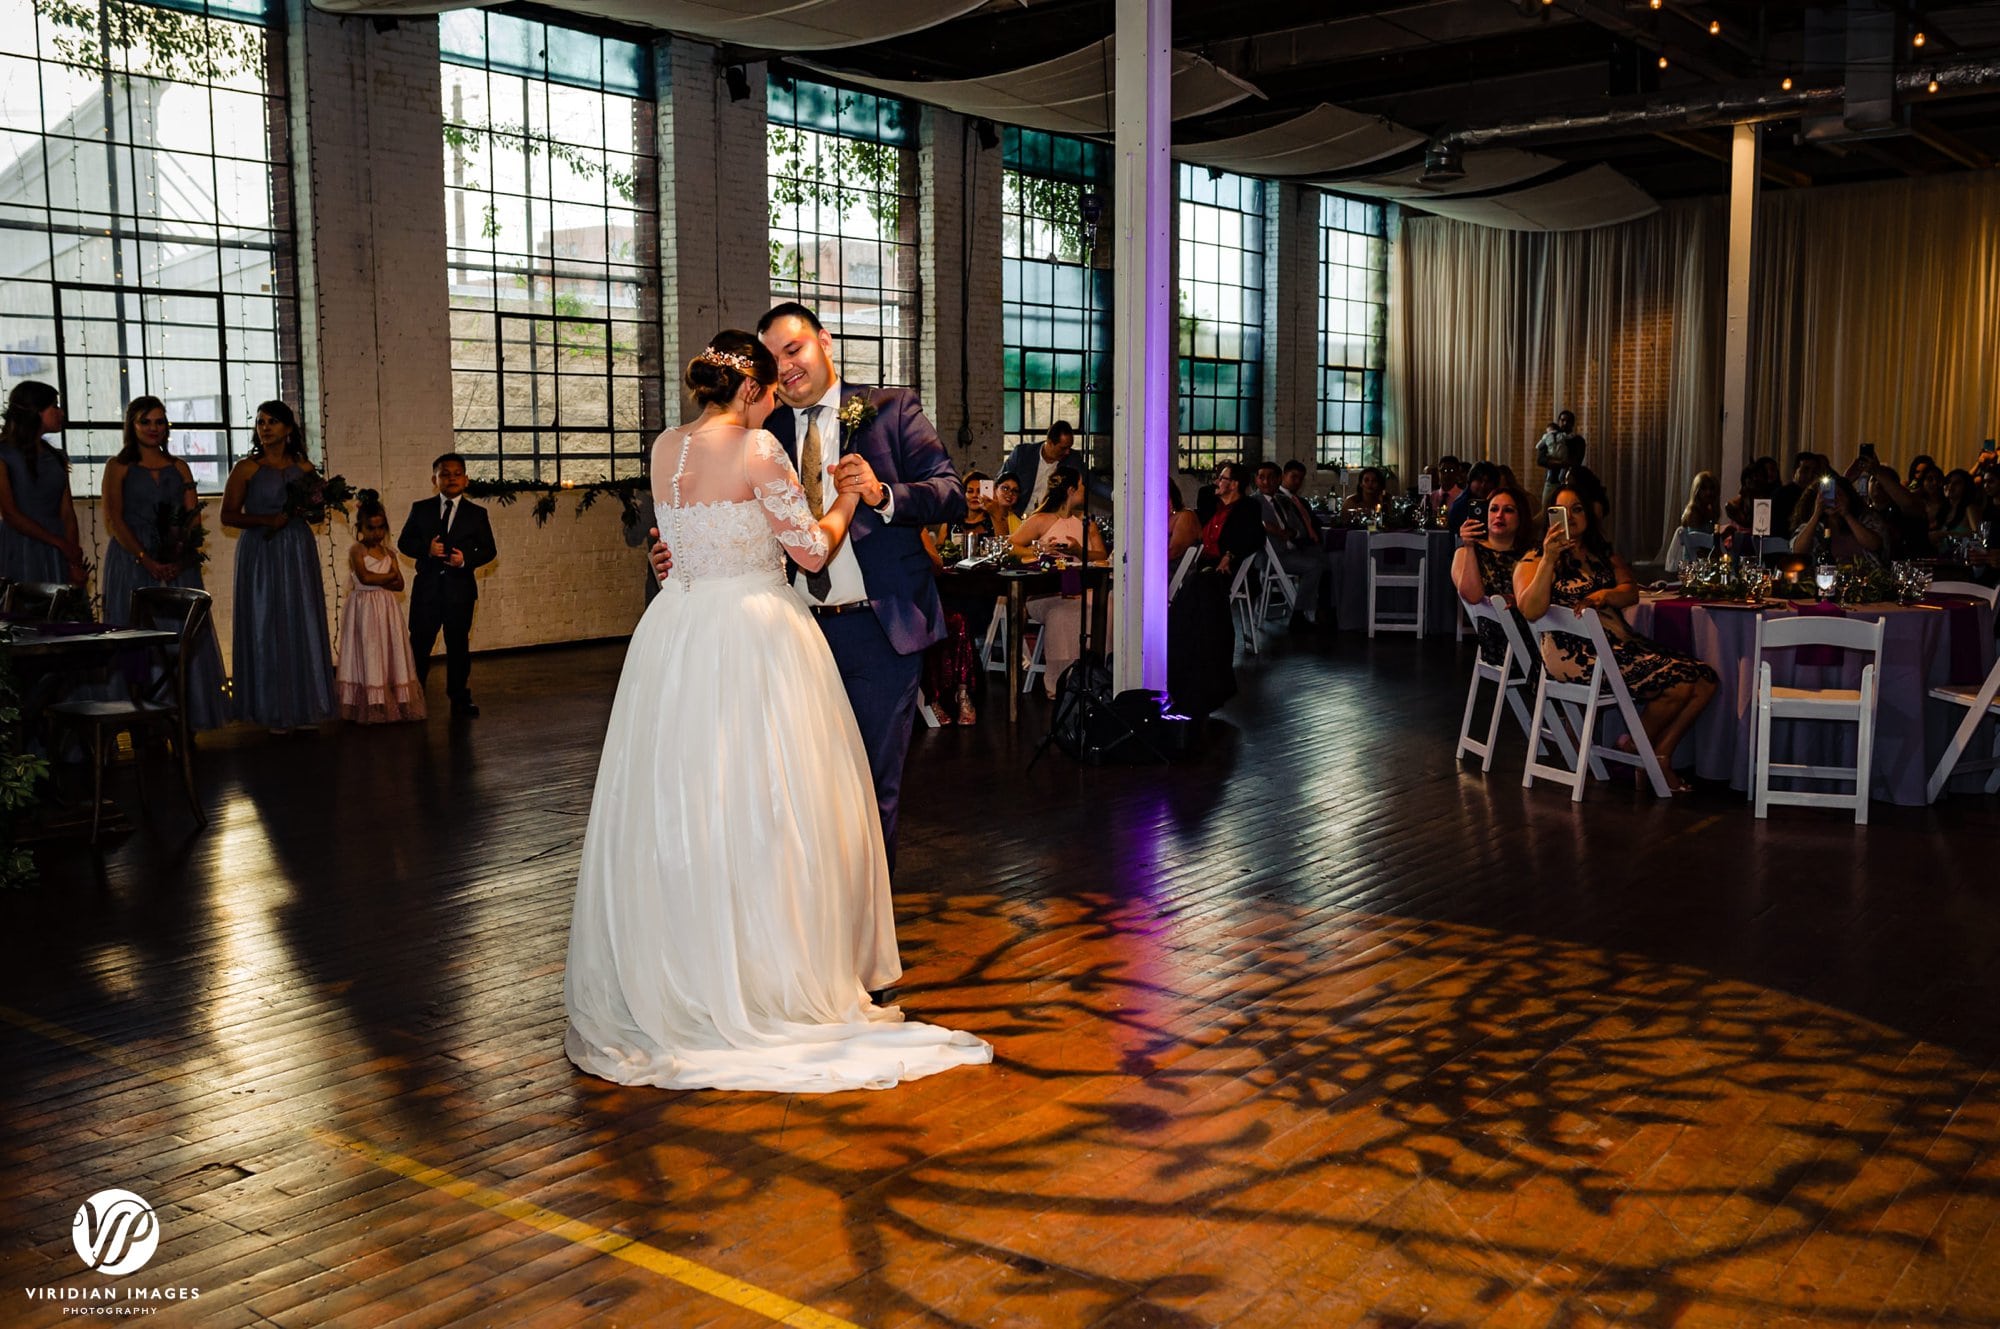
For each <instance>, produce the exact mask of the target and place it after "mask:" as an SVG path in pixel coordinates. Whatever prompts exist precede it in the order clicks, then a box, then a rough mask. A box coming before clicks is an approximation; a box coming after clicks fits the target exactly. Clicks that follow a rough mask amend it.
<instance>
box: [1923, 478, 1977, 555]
mask: <svg viewBox="0 0 2000 1329" xmlns="http://www.w3.org/2000/svg"><path fill="white" fill-rule="evenodd" d="M1985 519H1986V505H1985V503H1984V502H1983V501H1982V500H1981V498H1980V495H1979V490H1978V489H1977V488H1975V487H1974V485H1973V483H1972V474H1971V472H1969V471H1965V470H1954V471H1952V472H1951V474H1949V475H1947V476H1945V478H1944V515H1943V516H1942V517H1940V518H1939V520H1938V523H1937V525H1936V527H1935V528H1933V530H1932V532H1931V536H1932V539H1931V543H1932V544H1933V545H1936V546H1937V547H1938V548H1940V549H1941V548H1943V541H1945V540H1949V539H1955V538H1957V537H1959V536H1966V535H1977V534H1978V533H1979V523H1980V522H1982V521H1984V520H1985Z"/></svg>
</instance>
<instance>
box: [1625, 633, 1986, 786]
mask: <svg viewBox="0 0 2000 1329" xmlns="http://www.w3.org/2000/svg"><path fill="white" fill-rule="evenodd" d="M1663 608H1664V611H1665V612H1664V614H1663V613H1662V609H1663ZM1962 609H1963V610H1969V611H1970V612H1969V613H1967V612H1961V610H1962ZM1793 612H1794V611H1793V610H1792V609H1791V608H1789V607H1775V608H1768V609H1764V610H1761V611H1760V610H1754V609H1750V608H1747V607H1744V606H1735V607H1731V606H1726V605H1714V604H1699V603H1689V602H1687V601H1684V600H1679V599H1678V598H1675V599H1668V600H1663V601H1662V600H1650V601H1649V600H1642V601H1641V602H1640V603H1639V604H1637V605H1635V606H1634V607H1632V608H1631V609H1628V610H1626V611H1625V616H1626V618H1627V620H1628V621H1629V622H1630V623H1631V624H1632V626H1633V628H1634V629H1636V630H1637V631H1639V632H1642V633H1644V634H1646V635H1647V636H1649V637H1652V638H1653V639H1654V640H1656V641H1658V642H1659V643H1660V644H1661V645H1663V646H1671V647H1674V648H1675V649H1686V650H1688V651H1689V653H1691V654H1693V655H1695V656H1696V657H1698V658H1700V659H1702V660H1704V661H1706V662H1707V663H1708V664H1709V665H1710V666H1712V667H1713V668H1714V669H1715V672H1716V677H1717V679H1718V680H1719V687H1718V688H1717V691H1716V695H1715V700H1714V701H1712V702H1710V703H1709V707H1708V709H1707V710H1706V711H1704V712H1702V716H1701V719H1700V720H1698V721H1697V722H1696V723H1695V727H1694V732H1693V733H1691V734H1689V735H1688V737H1687V739H1686V740H1685V741H1683V742H1682V744H1681V748H1680V752H1679V754H1678V755H1679V756H1680V758H1681V760H1680V762H1679V764H1680V765H1681V766H1683V767H1685V766H1687V765H1689V764H1690V763H1692V765H1693V767H1694V771H1695V774H1697V775H1699V776H1701V777H1702V778H1703V779H1705V780H1727V781H1728V782H1729V783H1730V785H1731V786H1732V787H1734V788H1737V789H1748V788H1749V787H1750V736H1751V733H1752V731H1753V730H1754V728H1755V726H1756V698H1757V687H1756V681H1755V680H1754V679H1753V678H1752V677H1751V675H1750V670H1751V658H1752V656H1753V655H1754V654H1755V653H1756V646H1757V619H1758V618H1759V617H1760V615H1761V616H1763V617H1776V616H1778V615H1781V614H1790V613H1793ZM1842 612H1843V613H1844V614H1845V615H1846V616H1847V617H1849V618H1860V619H1877V618H1879V619H1882V620H1884V622H1885V624H1886V627H1885V628H1884V630H1883V634H1882V660H1881V666H1880V668H1879V669H1878V671H1877V674H1876V708H1875V769H1874V772H1873V774H1872V777H1871V779H1870V781H1869V789H1870V793H1871V794H1872V796H1873V797H1875V798H1878V799H1881V800H1882V801H1884V802H1887V803H1901V804H1905V805H1910V806H1920V805H1922V804H1923V802H1924V801H1925V800H1924V783H1925V781H1926V780H1927V779H1928V778H1929V776H1930V771H1931V767H1932V765H1934V764H1935V762H1936V760H1937V758H1938V756H1939V755H1940V754H1941V753H1942V752H1943V751H1944V746H1945V744H1946V742H1947V741H1949V739H1950V736H1951V729H1952V725H1953V724H1955V723H1956V722H1957V720H1958V718H1959V717H1960V715H1962V714H1963V713H1962V712H1958V711H1952V710H1951V709H1950V708H1948V707H1945V706H1943V705H1942V704H1939V705H1929V704H1927V693H1928V692H1929V690H1930V689H1931V688H1932V687H1935V686H1937V685H1939V684H1941V683H1946V682H1951V681H1954V679H1955V676H1957V675H1960V674H1961V673H1962V672H1964V670H1965V666H1967V665H1969V666H1971V672H1972V674H1973V681H1976V680H1977V679H1978V678H1983V677H1984V676H1985V671H1986V670H1987V669H1988V668H1990V667H1991V665H1992V663H1993V611H1992V610H1991V609H1989V608H1987V607H1986V606H1985V605H1967V606H1962V607H1961V606H1953V607H1951V608H1949V609H1942V608H1939V607H1937V606H1933V605H1912V606H1903V605H1857V606H1855V607H1853V608H1849V609H1846V610H1843V611H1842ZM1683 615H1684V616H1685V617H1684V620H1683ZM1683 622H1684V626H1682V623H1683ZM1967 629H1970V631H1969V632H1968V631H1967ZM1680 633H1685V634H1686V640H1685V641H1684V642H1679V641H1675V640H1673V638H1674V637H1675V636H1676V635H1678V634H1680ZM1964 637H1969V639H1970V644H1969V645H1967V644H1965V643H1964V642H1963V641H1962V640H1961V638H1964ZM1806 654H1808V652H1807V651H1805V650H1796V651H1775V652H1773V653H1772V654H1771V655H1770V657H1769V659H1770V663H1771V675H1772V679H1773V681H1774V682H1775V683H1777V684H1778V685H1779V686H1781V687H1803V688H1854V687H1859V686H1860V681H1861V667H1862V664H1863V662H1864V661H1863V659H1862V657H1860V656H1858V655H1856V654H1853V653H1851V652H1842V651H1831V652H1828V653H1827V654H1829V655H1830V656H1831V657H1833V658H1832V660H1831V661H1830V662H1829V663H1824V664H1812V663H1809V662H1807V661H1805V660H1802V659H1798V658H1787V657H1800V656H1804V655H1806ZM1947 712H1949V714H1947ZM1772 757H1773V760H1776V761H1780V762H1811V763H1816V764H1821V765H1838V764H1840V763H1843V762H1845V763H1846V764H1849V765H1852V764H1853V762H1854V727H1853V726H1852V725H1831V724H1824V723H1804V722H1789V723H1782V724H1780V725H1778V726H1777V727H1776V732H1775V733H1774V735H1773V737H1772ZM1973 778H1974V779H1975V780H1978V779H1983V778H1984V777H1983V776H1978V775H1975V776H1974V777H1973ZM1813 787H1823V788H1829V789H1830V788H1832V787H1833V786H1831V785H1826V786H1813Z"/></svg>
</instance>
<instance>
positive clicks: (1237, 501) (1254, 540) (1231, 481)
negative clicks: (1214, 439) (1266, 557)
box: [1200, 461, 1264, 575]
mask: <svg viewBox="0 0 2000 1329" xmlns="http://www.w3.org/2000/svg"><path fill="white" fill-rule="evenodd" d="M1249 479H1250V474H1249V470H1248V468H1246V467H1245V466H1244V465H1243V463H1242V462H1240V461H1226V462H1223V463H1222V464H1221V465H1219V466H1217V467H1216V468H1215V506H1214V511H1213V512H1212V513H1211V514H1210V515H1209V518H1208V520H1207V521H1205V522H1203V523H1202V527H1201V562H1200V566H1202V567H1203V568H1212V569H1214V570H1215V571H1217V572H1223V573H1229V574H1231V575H1234V574H1235V572H1236V570H1237V569H1238V568H1240V567H1242V566H1243V564H1244V563H1245V562H1246V561H1248V560H1249V559H1251V558H1254V557H1255V556H1256V555H1258V554H1259V553H1261V552H1263V549H1264V520H1263V515H1262V511H1261V509H1260V507H1259V505H1258V504H1256V503H1254V502H1245V501H1244V500H1245V498H1246V497H1248V483H1249Z"/></svg>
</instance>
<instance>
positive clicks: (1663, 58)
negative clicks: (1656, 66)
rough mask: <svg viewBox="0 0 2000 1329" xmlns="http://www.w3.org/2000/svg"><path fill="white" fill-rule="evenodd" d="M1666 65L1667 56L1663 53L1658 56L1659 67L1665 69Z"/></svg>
mask: <svg viewBox="0 0 2000 1329" xmlns="http://www.w3.org/2000/svg"><path fill="white" fill-rule="evenodd" d="M1666 67H1667V57H1665V56H1664V55H1663V56H1661V57H1660V68H1662V69H1665V68H1666Z"/></svg>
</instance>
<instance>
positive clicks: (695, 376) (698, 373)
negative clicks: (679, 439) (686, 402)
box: [681, 328, 778, 406]
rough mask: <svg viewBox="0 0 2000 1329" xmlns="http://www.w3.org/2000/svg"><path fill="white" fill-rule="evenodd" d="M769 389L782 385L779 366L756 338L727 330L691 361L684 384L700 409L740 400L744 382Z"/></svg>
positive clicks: (682, 380)
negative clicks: (772, 386) (738, 395)
mask: <svg viewBox="0 0 2000 1329" xmlns="http://www.w3.org/2000/svg"><path fill="white" fill-rule="evenodd" d="M746 378H748V379H755V380H756V381H757V382H759V383H761V384H763V385H764V386H765V387H767V388H768V387H770V386H771V385H772V384H773V383H776V382H777V381H778V362H777V360H776V359H774V358H773V357H772V355H771V353H770V352H769V351H767V350H765V349H764V343H763V342H760V341H758V340H757V338H756V335H755V334H753V333H748V332H745V331H743V330H742V329H741V328H725V329H723V330H722V331H721V332H718V333H716V334H715V335H714V336H713V337H711V338H709V340H708V347H707V349H705V350H703V351H702V353H701V354H700V355H697V356H696V357H695V358H694V359H692V360H690V361H688V365H687V372H686V373H685V374H683V375H681V382H682V383H684V384H686V385H687V390H688V394H689V395H690V396H692V397H693V398H694V400H695V404H696V405H698V406H720V405H721V404H722V403H724V402H726V401H729V400H730V399H731V398H733V397H735V396H736V393H737V390H738V389H739V388H741V387H742V386H743V380H744V379H746Z"/></svg>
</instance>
